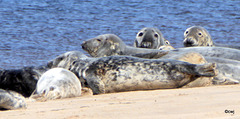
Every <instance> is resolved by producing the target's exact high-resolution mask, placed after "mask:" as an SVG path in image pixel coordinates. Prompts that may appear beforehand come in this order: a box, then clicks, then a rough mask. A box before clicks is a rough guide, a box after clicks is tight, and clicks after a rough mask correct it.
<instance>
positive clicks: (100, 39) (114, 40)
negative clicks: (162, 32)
mask: <svg viewBox="0 0 240 119" xmlns="http://www.w3.org/2000/svg"><path fill="white" fill-rule="evenodd" d="M82 48H83V49H84V50H86V51H87V52H88V53H89V54H90V55H91V56H93V57H104V56H111V55H134V54H137V53H150V52H157V53H159V55H165V54H167V53H168V51H164V50H162V51H160V50H157V49H146V48H135V47H131V46H127V45H126V44H125V43H124V42H123V41H122V40H121V39H120V38H119V37H118V36H116V35H114V34H103V35H99V36H97V37H95V38H92V39H89V40H87V41H84V42H83V43H82Z"/></svg>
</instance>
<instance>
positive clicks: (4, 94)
mask: <svg viewBox="0 0 240 119" xmlns="http://www.w3.org/2000/svg"><path fill="white" fill-rule="evenodd" d="M26 107H27V105H26V102H25V98H24V97H23V96H22V95H20V94H19V93H16V92H14V91H7V90H3V89H0V110H13V109H21V108H26Z"/></svg>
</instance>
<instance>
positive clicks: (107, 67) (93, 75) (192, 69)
mask: <svg viewBox="0 0 240 119" xmlns="http://www.w3.org/2000/svg"><path fill="white" fill-rule="evenodd" d="M75 53H76V52H75ZM62 56H63V55H62ZM68 57H69V56H68ZM68 57H65V58H66V59H68ZM65 58H63V60H62V61H63V62H64V61H67V60H65ZM52 62H54V60H53V61H52ZM55 65H56V66H57V64H55ZM69 70H70V71H73V72H78V73H79V74H78V75H79V76H81V77H82V78H83V79H84V80H86V82H87V85H88V86H89V87H90V88H91V89H92V90H93V93H94V94H100V93H111V92H120V91H133V90H150V89H163V88H179V87H182V86H184V85H186V84H188V83H189V82H191V81H193V80H195V79H196V78H198V77H199V76H207V77H212V76H214V75H215V73H216V72H215V64H190V63H187V62H182V61H177V60H170V59H168V60H160V59H156V60H149V59H141V58H135V57H130V56H110V57H102V58H83V59H81V58H79V59H78V60H76V61H74V62H72V65H70V68H69Z"/></svg>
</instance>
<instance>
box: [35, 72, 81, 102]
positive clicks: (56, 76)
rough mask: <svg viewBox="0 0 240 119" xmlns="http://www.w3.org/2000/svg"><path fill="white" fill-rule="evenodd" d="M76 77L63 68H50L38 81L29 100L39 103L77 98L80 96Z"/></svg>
mask: <svg viewBox="0 0 240 119" xmlns="http://www.w3.org/2000/svg"><path fill="white" fill-rule="evenodd" d="M81 89H82V87H81V84H80V81H79V79H78V78H77V76H76V75H75V74H74V73H72V72H71V71H69V70H66V69H63V68H52V69H50V70H48V71H47V72H45V73H44V74H43V75H42V76H41V77H40V79H39V81H38V83H37V87H36V91H35V92H34V94H33V95H32V96H31V98H33V99H36V100H41V101H46V100H54V99H61V98H70V97H77V96H80V95H81Z"/></svg>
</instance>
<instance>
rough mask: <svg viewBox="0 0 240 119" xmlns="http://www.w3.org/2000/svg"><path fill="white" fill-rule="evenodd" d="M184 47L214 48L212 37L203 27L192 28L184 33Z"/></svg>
mask: <svg viewBox="0 0 240 119" xmlns="http://www.w3.org/2000/svg"><path fill="white" fill-rule="evenodd" d="M183 45H184V46H185V47H193V46H214V43H213V40H212V38H211V35H210V34H209V33H208V31H207V30H206V29H205V28H203V27H201V26H192V27H190V28H187V29H186V31H185V32H184V40H183Z"/></svg>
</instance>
